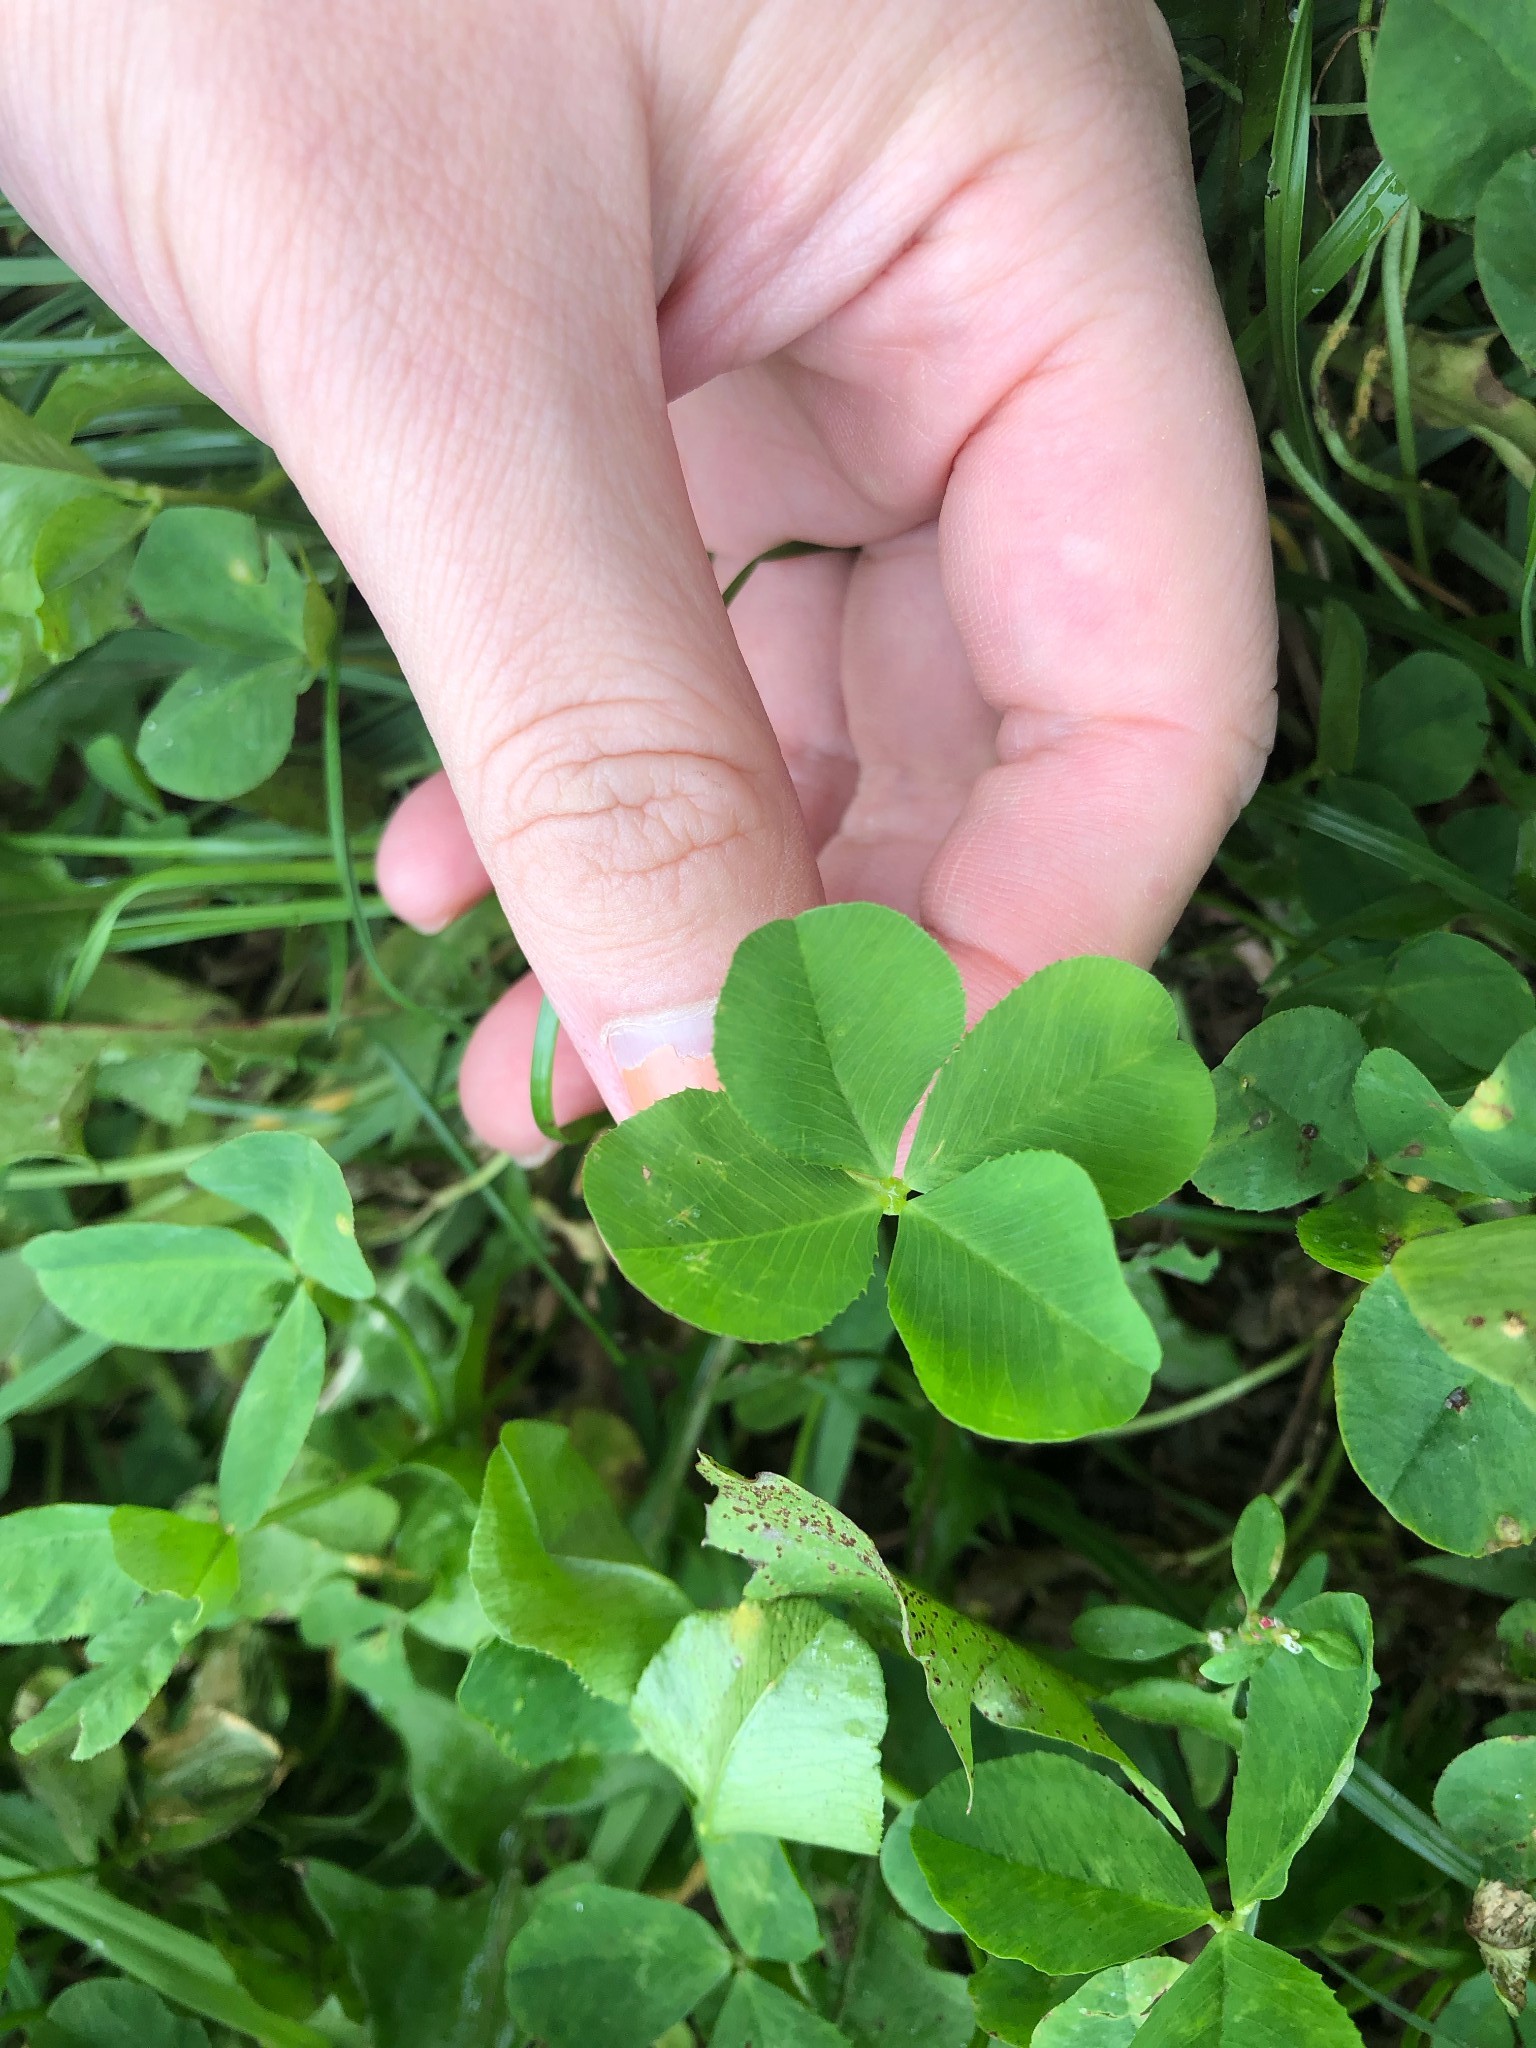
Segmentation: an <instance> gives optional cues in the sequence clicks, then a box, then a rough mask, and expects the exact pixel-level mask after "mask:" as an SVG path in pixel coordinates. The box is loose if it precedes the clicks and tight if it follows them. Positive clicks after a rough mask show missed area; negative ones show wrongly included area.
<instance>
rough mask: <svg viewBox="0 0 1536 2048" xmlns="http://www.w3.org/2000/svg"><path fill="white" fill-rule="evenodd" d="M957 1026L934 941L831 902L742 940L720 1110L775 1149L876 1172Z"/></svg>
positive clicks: (961, 1023)
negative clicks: (725, 1107) (727, 1103)
mask: <svg viewBox="0 0 1536 2048" xmlns="http://www.w3.org/2000/svg"><path fill="white" fill-rule="evenodd" d="M964 1029H965V994H964V991H963V990H962V988H961V986H960V977H959V975H958V974H957V973H956V972H955V968H954V965H953V963H952V962H951V960H950V958H949V956H948V954H947V953H946V952H945V951H944V949H943V947H942V946H940V945H939V943H938V941H937V940H936V939H931V938H930V937H929V936H928V934H927V933H926V932H925V931H924V930H923V929H922V927H921V926H920V925H916V924H913V923H912V921H911V920H910V919H909V918H905V917H903V916H902V915H901V914H900V912H899V911H895V910H887V909H885V908H883V907H882V906H881V905H879V904H875V903H835V904H829V905H828V906H827V907H826V908H825V909H822V910H809V911H806V912H805V913H804V914H803V915H802V916H800V917H794V918H780V919H779V920H778V921H777V922H776V923H773V924H768V925H764V926H763V927H762V928H761V929H760V930H759V931H755V932H753V933H751V934H750V936H749V937H747V938H745V939H743V940H742V942H741V944H740V945H739V946H738V947H737V949H736V957H735V958H734V960H732V962H731V969H730V972H729V974H728V975H727V976H726V979H725V987H724V989H723V990H722V991H721V995H720V1007H719V1009H718V1011H717V1012H716V1016H715V1063H716V1065H717V1066H718V1068H719V1070H720V1079H721V1081H722V1082H723V1083H724V1085H725V1090H726V1093H727V1095H728V1096H729V1097H730V1100H731V1105H732V1107H733V1108H734V1109H735V1110H736V1111H737V1113H738V1114H739V1115H740V1116H741V1117H742V1118H743V1119H744V1120H745V1121H746V1122H747V1123H748V1124H749V1125H750V1126H751V1128H752V1129H753V1130H754V1131H755V1132H756V1134H757V1135H758V1137H760V1138H762V1139H763V1140H764V1141H765V1142H766V1143H767V1144H769V1145H771V1146H773V1147H774V1149H775V1150H777V1151H779V1152H783V1153H786V1154H787V1155H788V1156H789V1157H790V1158H791V1159H803V1160H810V1161H814V1162H815V1163H817V1164H819V1165H822V1166H841V1167H846V1168H848V1169H849V1170H851V1171H854V1172H860V1173H873V1174H889V1173H891V1172H892V1171H893V1170H894V1168H895V1164H896V1149H897V1146H898V1145H899V1144H900V1142H901V1135H902V1132H903V1131H904V1130H905V1129H906V1127H907V1123H908V1121H909V1120H910V1118H911V1116H912V1112H913V1111H914V1110H915V1109H916V1107H917V1104H918V1100H919V1098H920V1096H921V1095H922V1093H923V1090H924V1089H925V1088H926V1087H927V1086H928V1083H929V1082H930V1081H931V1080H932V1079H933V1075H934V1070H935V1069H936V1068H937V1067H938V1066H939V1064H940V1062H941V1061H943V1060H944V1059H946V1058H947V1057H948V1055H949V1052H950V1050H951V1048H952V1047H953V1046H954V1044H955V1041H956V1040H957V1039H958V1038H959V1037H960V1034H961V1033H962V1032H963V1031H964Z"/></svg>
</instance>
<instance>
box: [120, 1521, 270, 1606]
mask: <svg viewBox="0 0 1536 2048" xmlns="http://www.w3.org/2000/svg"><path fill="white" fill-rule="evenodd" d="M112 1551H113V1555H114V1556H115V1557H116V1559H117V1561H118V1564H119V1565H120V1566H121V1567H122V1569H123V1570H124V1571H125V1572H126V1573H127V1574H128V1576H129V1578H130V1579H132V1580H133V1581H134V1582H135V1584H137V1585H140V1586H143V1587H144V1589H145V1590H146V1591H147V1592H150V1593H175V1594H176V1595H177V1596H178V1597H179V1598H180V1599H182V1600H200V1601H201V1602H202V1605H203V1611H204V1613H205V1614H211V1613H214V1612H216V1611H217V1610H218V1609H219V1608H221V1607H227V1606H228V1605H229V1603H230V1601H231V1600H233V1599H234V1597H235V1594H236V1592H237V1590H238V1589H239V1585H240V1565H239V1559H238V1556H237V1553H236V1550H235V1546H234V1543H233V1542H232V1541H231V1539H230V1537H229V1534H228V1532H227V1531H226V1530H224V1529H221V1528H220V1527H219V1525H218V1523H217V1522H195V1521H193V1520H192V1518H191V1516H190V1515H172V1514H167V1513H166V1511H165V1509H164V1508H140V1507H133V1506H131V1505H126V1504H125V1505H124V1506H122V1507H118V1508H114V1509H113V1510H112Z"/></svg>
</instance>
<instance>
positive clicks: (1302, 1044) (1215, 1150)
mask: <svg viewBox="0 0 1536 2048" xmlns="http://www.w3.org/2000/svg"><path fill="white" fill-rule="evenodd" d="M1364 1057H1365V1040H1364V1039H1363V1038H1362V1037H1361V1036H1360V1033H1359V1031H1358V1029H1357V1028H1356V1027H1355V1025H1353V1024H1351V1023H1350V1022H1349V1020H1348V1019H1347V1018H1345V1017H1341V1016H1339V1015H1338V1014H1337V1012H1335V1011H1333V1010H1321V1009H1302V1010H1282V1011H1279V1012H1278V1013H1276V1014H1275V1015H1272V1016H1269V1017H1266V1018H1265V1019H1264V1021H1263V1023H1262V1024H1259V1025H1256V1026H1255V1027H1254V1029H1253V1030H1252V1031H1250V1032H1249V1033H1248V1034H1247V1036H1246V1037H1244V1038H1240V1039H1239V1040H1238V1042H1237V1044H1236V1045H1235V1046H1234V1047H1233V1048H1232V1050H1231V1052H1229V1053H1228V1054H1227V1057H1226V1058H1225V1059H1224V1060H1223V1061H1222V1063H1221V1065H1220V1066H1219V1067H1218V1068H1217V1069H1216V1074H1215V1081H1216V1130H1215V1134H1214V1135H1213V1137H1212V1139H1211V1145H1210V1150H1209V1151H1208V1152H1207V1153H1206V1155H1205V1158H1204V1159H1203V1160H1202V1162H1201V1164H1200V1168H1199V1171H1198V1172H1197V1173H1196V1174H1195V1185H1196V1187H1198V1188H1199V1189H1200V1191H1201V1193H1202V1194H1205V1195H1209V1197H1210V1198H1211V1200H1212V1201H1213V1202H1220V1203H1222V1204H1224V1205H1225V1206H1226V1207H1227V1208H1231V1209H1283V1208H1287V1207H1289V1205H1290V1204H1291V1203H1292V1202H1304V1201H1306V1200H1307V1198H1308V1197H1309V1196H1311V1195H1320V1194H1322V1193H1323V1191H1324V1190H1325V1189H1327V1188H1332V1187H1336V1186H1337V1185H1338V1183H1339V1182H1340V1181H1341V1180H1348V1179H1350V1178H1351V1177H1352V1176H1353V1175H1355V1174H1357V1173H1359V1172H1361V1171H1362V1169H1363V1168H1364V1166H1365V1134H1364V1132H1363V1131H1362V1130H1361V1128H1360V1122H1359V1119H1358V1118H1357V1116H1356V1114H1355V1107H1354V1102H1353V1100H1352V1096H1351V1087H1352V1084H1353V1082H1354V1078H1355V1070H1356V1068H1357V1067H1358V1066H1359V1065H1360V1062H1361V1060H1362V1059H1363V1058H1364Z"/></svg>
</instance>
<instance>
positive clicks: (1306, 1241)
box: [1296, 1180, 1462, 1280]
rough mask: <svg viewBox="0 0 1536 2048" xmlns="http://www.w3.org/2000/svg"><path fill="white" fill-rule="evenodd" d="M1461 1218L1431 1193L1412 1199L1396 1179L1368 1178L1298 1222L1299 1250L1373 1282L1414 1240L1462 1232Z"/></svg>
mask: <svg viewBox="0 0 1536 2048" xmlns="http://www.w3.org/2000/svg"><path fill="white" fill-rule="evenodd" d="M1461 1227H1462V1224H1461V1218H1460V1217H1459V1216H1458V1215H1457V1214H1456V1211H1455V1210H1454V1209H1452V1208H1451V1207H1450V1206H1449V1205H1448V1204H1447V1203H1445V1202H1437V1201H1435V1199H1434V1198H1433V1196H1431V1195H1414V1194H1410V1193H1409V1192H1408V1190H1407V1189H1406V1188H1405V1187H1403V1186H1401V1185H1400V1184H1399V1183H1398V1182H1397V1181H1395V1180H1366V1181H1362V1182H1361V1183H1360V1185H1359V1187H1357V1188H1351V1189H1350V1191H1349V1193H1348V1194H1347V1195H1340V1196H1339V1198H1338V1200H1337V1201H1334V1202H1325V1203H1324V1204H1323V1205H1322V1206H1321V1207H1320V1208H1317V1209H1309V1210H1308V1211H1307V1213H1306V1215H1305V1216H1303V1217H1301V1218H1299V1219H1298V1221H1297V1224H1296V1235H1297V1238H1298V1239H1299V1240H1300V1243H1301V1248H1302V1250H1303V1251H1304V1252H1307V1253H1308V1254H1309V1255H1310V1256H1311V1257H1312V1258H1314V1259H1316V1260H1317V1263H1318V1264H1319V1265H1320V1266H1327V1267H1329V1268H1330V1269H1331V1270H1332V1271H1333V1272H1335V1273H1348V1274H1349V1275H1350V1276H1351V1277H1352V1278H1353V1279H1356V1280H1374V1279H1376V1277H1377V1276H1378V1275H1379V1274H1381V1273H1384V1272H1385V1271H1386V1270H1387V1266H1388V1264H1389V1262H1390V1261H1391V1260H1392V1259H1394V1258H1395V1257H1396V1256H1397V1254H1398V1253H1399V1252H1400V1251H1401V1250H1402V1248H1403V1246H1404V1245H1405V1244H1406V1243H1407V1242H1408V1240H1409V1239H1410V1238H1413V1237H1427V1236H1429V1235H1431V1234H1432V1233H1433V1232H1434V1231H1437V1230H1460V1229H1461Z"/></svg>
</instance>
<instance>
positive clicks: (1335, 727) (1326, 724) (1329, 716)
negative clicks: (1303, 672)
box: [1317, 597, 1370, 775]
mask: <svg viewBox="0 0 1536 2048" xmlns="http://www.w3.org/2000/svg"><path fill="white" fill-rule="evenodd" d="M1319 651H1320V653H1321V656H1322V670H1323V674H1322V689H1321V700H1320V702H1319V705H1318V714H1317V765H1318V768H1319V769H1320V770H1321V771H1322V772H1323V773H1324V774H1325V775H1349V774H1351V773H1352V772H1353V770H1354V765H1355V751H1356V749H1357V747H1358V746H1359V744H1360V702H1361V698H1362V697H1363V695H1364V693H1365V671H1366V663H1367V662H1368V660H1369V658H1370V643H1369V641H1368V640H1367V639H1366V634H1365V627H1364V625H1363V623H1362V622H1361V619H1360V615H1359V613H1358V612H1354V611H1351V610H1350V608H1349V606H1348V605H1347V604H1341V603H1340V602H1339V600H1338V599H1337V598H1335V597H1331V598H1329V599H1328V601H1327V603H1326V604H1325V605H1324V606H1323V627H1322V635H1321V647H1320V650H1319Z"/></svg>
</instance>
